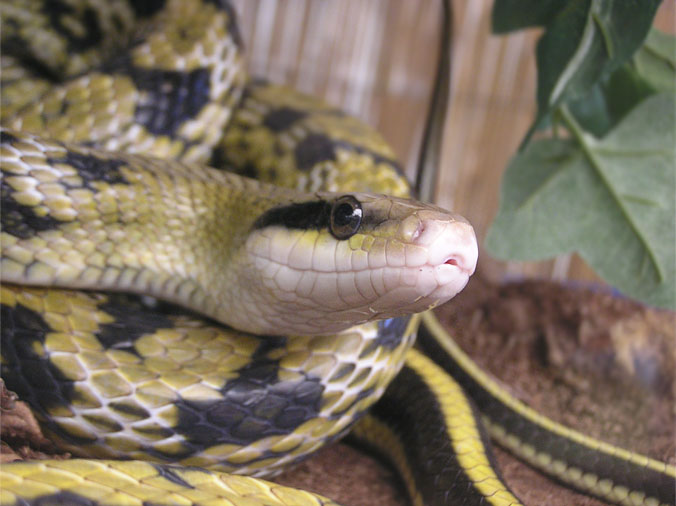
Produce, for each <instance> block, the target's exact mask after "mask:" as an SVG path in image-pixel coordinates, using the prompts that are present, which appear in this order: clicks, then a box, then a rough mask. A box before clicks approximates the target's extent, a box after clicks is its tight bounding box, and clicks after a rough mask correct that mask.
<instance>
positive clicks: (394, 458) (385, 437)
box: [350, 414, 425, 506]
mask: <svg viewBox="0 0 676 506" xmlns="http://www.w3.org/2000/svg"><path fill="white" fill-rule="evenodd" d="M350 436H351V437H352V436H354V437H356V438H357V439H358V440H360V441H365V442H367V444H368V445H371V446H373V447H375V448H376V449H377V451H378V452H382V453H383V454H384V455H386V456H387V458H388V460H389V462H390V463H391V464H392V465H394V466H395V467H396V469H397V472H398V473H399V476H400V477H401V478H402V479H403V480H404V484H405V486H406V490H408V494H409V498H410V500H411V502H412V503H413V506H425V502H424V501H423V498H422V494H421V492H420V490H419V489H418V487H416V483H415V478H414V476H413V471H412V469H411V465H410V462H409V460H408V459H407V458H406V452H405V450H404V445H403V444H402V442H401V440H400V439H399V437H398V436H397V434H396V433H395V432H394V431H393V430H392V429H391V428H390V427H389V426H388V425H387V424H386V423H384V422H382V421H380V420H379V419H377V418H376V417H375V416H371V415H369V414H367V415H366V416H365V417H364V418H362V419H361V420H360V421H359V423H357V424H356V425H355V426H354V427H353V428H352V431H350Z"/></svg>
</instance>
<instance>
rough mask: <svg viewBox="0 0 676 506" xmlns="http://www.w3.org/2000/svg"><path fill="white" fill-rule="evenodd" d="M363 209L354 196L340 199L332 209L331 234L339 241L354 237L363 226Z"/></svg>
mask: <svg viewBox="0 0 676 506" xmlns="http://www.w3.org/2000/svg"><path fill="white" fill-rule="evenodd" d="M362 214H363V212H362V209H361V204H360V203H359V201H358V200H357V199H356V198H354V197H353V196H352V195H345V196H343V197H340V198H339V199H337V200H336V201H335V202H334V203H333V207H332V208H331V234H332V235H333V237H335V238H336V239H339V240H343V239H349V238H350V237H352V236H353V235H354V234H355V233H356V232H357V230H359V226H360V225H361V218H362Z"/></svg>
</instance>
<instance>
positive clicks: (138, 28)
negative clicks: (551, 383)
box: [0, 0, 674, 506]
mask: <svg viewBox="0 0 676 506" xmlns="http://www.w3.org/2000/svg"><path fill="white" fill-rule="evenodd" d="M0 15H1V16H2V22H3V31H2V49H3V51H2V55H1V56H0V58H1V63H2V109H1V111H0V117H1V119H2V125H3V130H2V146H1V147H0V163H1V164H2V182H1V184H2V214H1V216H0V217H1V218H2V264H1V267H2V283H3V286H2V326H3V327H2V375H3V379H4V380H5V382H6V383H7V385H8V386H9V387H10V389H12V390H14V391H16V392H17V393H18V394H19V395H20V397H21V398H22V399H23V400H25V401H27V402H28V403H29V404H30V406H31V408H32V410H33V411H34V412H35V414H36V415H37V417H38V419H39V421H40V423H41V426H42V428H43V430H44V431H45V432H46V433H47V434H48V435H49V436H50V439H52V440H53V441H54V442H56V443H58V445H59V446H60V448H61V449H62V450H63V451H68V452H70V453H72V454H73V455H75V456H78V457H81V458H76V459H70V460H65V461H41V462H25V463H15V464H12V465H4V466H3V468H2V470H0V480H1V482H2V492H0V502H1V503H2V504H24V503H35V504H42V503H49V502H61V503H66V504H93V503H100V504H233V505H236V506H239V505H244V504H247V505H259V504H260V505H263V504H265V505H277V504H280V505H281V504H298V505H301V504H314V505H322V504H327V505H329V504H334V503H332V502H331V501H330V500H328V499H325V498H321V497H319V496H315V495H312V494H309V493H306V492H302V491H295V490H291V489H287V488H285V487H281V486H278V485H274V484H270V483H268V482H264V481H256V480H253V479H252V478H247V477H240V476H235V475H231V474H224V472H229V473H241V474H249V475H253V476H265V475H270V474H274V473H275V472H277V471H279V470H280V469H281V468H283V467H284V466H287V465H289V464H292V463H294V462H297V461H298V460H299V459H302V458H305V457H306V456H307V455H309V454H310V453H312V452H313V451H315V450H316V449H318V448H319V447H321V446H323V445H325V444H327V443H329V442H330V441H333V440H335V439H337V438H339V437H342V436H343V435H344V434H345V433H347V432H348V431H349V430H350V429H351V428H354V424H355V423H356V424H357V426H356V430H354V431H353V433H354V436H355V437H356V438H357V439H359V440H365V441H366V444H371V445H375V446H376V447H377V448H379V449H381V450H383V449H386V450H388V453H389V454H390V455H391V459H392V461H393V462H394V464H395V466H396V467H397V468H398V469H399V471H400V473H401V476H402V477H403V479H404V482H405V485H406V487H407V489H408V490H409V494H410V496H411V499H412V501H413V502H414V503H415V504H416V505H419V504H428V505H438V504H443V505H447V504H467V505H473V504H496V505H510V504H512V505H516V504H519V500H518V498H516V497H515V496H514V495H513V493H512V492H511V491H510V490H509V488H508V487H507V486H506V485H505V484H504V483H503V482H502V480H501V478H500V475H499V472H497V471H496V470H495V468H494V464H493V462H492V458H491V455H490V450H489V449H488V447H487V435H486V432H485V431H484V429H483V428H482V425H481V422H480V421H479V416H478V412H477V411H476V408H475V407H473V405H472V404H471V402H470V401H468V400H467V398H466V397H465V396H464V394H463V391H462V389H461V387H460V386H459V385H458V384H457V383H456V382H455V381H454V380H453V379H452V378H451V377H450V376H448V374H447V372H444V369H446V371H449V370H453V369H454V367H455V366H454V365H453V363H452V362H451V365H448V363H445V362H444V361H445V360H446V361H447V362H448V357H452V359H453V360H455V361H456V362H460V363H461V364H463V366H464V364H465V362H464V359H463V358H462V356H461V355H458V352H457V351H456V350H455V349H454V348H453V347H452V346H447V345H446V344H447V343H446V341H447V339H448V336H447V335H444V333H443V331H442V330H440V329H438V328H437V327H435V323H434V321H433V317H431V316H429V315H428V316H426V317H425V318H426V321H427V327H428V328H429V329H436V330H435V331H433V332H430V333H425V334H424V335H423V337H424V339H423V345H425V346H426V347H427V346H428V345H427V344H426V343H427V337H428V336H429V335H432V336H433V337H432V341H433V342H437V343H439V344H438V345H434V344H432V348H429V350H430V353H429V354H430V356H432V357H433V358H435V359H437V361H438V362H439V365H440V366H441V367H443V369H442V368H441V367H439V366H438V365H435V364H434V363H432V362H431V361H430V360H429V359H428V358H426V357H425V356H423V355H422V354H421V353H420V352H419V351H417V350H415V349H413V348H411V346H412V344H413V341H414V339H415V334H416V329H417V327H418V323H419V318H418V316H412V317H411V316H410V314H411V313H417V312H420V311H423V310H425V309H427V308H430V307H433V306H435V305H437V304H439V303H442V302H444V301H446V300H448V299H449V298H451V297H453V296H454V295H455V294H456V293H457V292H458V291H459V290H461V289H462V287H463V286H464V285H465V283H466V282H467V279H468V277H469V275H470V274H471V273H472V272H473V269H474V265H475V263H476V255H477V251H476V241H475V239H474V234H473V232H472V229H471V227H470V226H469V225H468V224H467V223H466V221H465V220H464V219H462V218H461V217H458V216H456V215H453V214H451V213H448V212H446V211H444V210H441V209H439V208H436V207H434V206H430V205H426V204H421V203H418V202H414V201H411V200H407V197H408V196H409V194H410V190H409V186H408V183H407V182H406V180H405V178H404V177H403V176H402V175H401V171H400V169H399V167H398V164H397V162H396V160H395V156H394V154H393V153H392V151H391V149H390V148H389V147H388V146H387V144H386V143H385V142H384V141H383V140H382V138H381V137H380V136H379V135H378V134H377V133H376V132H374V131H373V130H372V129H370V128H369V127H367V126H365V125H363V124H362V123H360V122H359V121H357V120H355V119H354V118H351V117H349V116H347V115H345V114H343V113H342V112H340V111H337V110H336V109H334V108H332V107H330V106H327V105H325V104H323V103H322V102H320V101H318V100H316V99H313V98H311V97H307V96H304V95H302V94H299V93H297V92H294V91H293V90H290V89H288V88H285V87H281V86H276V85H271V84H267V83H264V82H258V81H250V80H248V78H247V76H246V75H245V72H244V70H243V51H242V43H241V37H240V35H239V32H238V28H237V24H236V21H235V17H234V12H233V9H232V7H231V6H230V5H229V4H228V2H226V1H225V0H217V1H213V0H203V1H199V2H195V1H186V0H167V1H159V0H157V1H148V2H126V1H111V2H106V1H102V0H87V1H84V2H81V3H77V2H62V1H55V0H52V1H45V2H34V1H29V0H13V1H12V2H3V4H2V5H0ZM123 49H124V50H123ZM211 167H215V168H211ZM223 168H227V169H228V170H231V171H232V172H234V174H230V173H226V172H223V171H222V170H220V169H223ZM242 176H245V177H242ZM252 177H253V178H256V179H257V181H254V180H253V179H250V178H252ZM273 185H274V186H273ZM368 192H375V193H368ZM382 194H387V195H389V196H388V197H385V196H384V195H382ZM148 296H150V297H152V298H150V299H149V298H148ZM431 318H432V319H431ZM434 346H437V347H436V348H435V347H434ZM436 355H438V356H436ZM458 357H460V358H458ZM399 373H400V374H399ZM395 377H396V378H395ZM459 377H460V378H461V383H462V387H463V388H467V389H469V390H472V389H473V388H475V385H474V384H470V383H468V382H467V381H465V380H463V379H462V378H464V377H463V375H462V374H460V376H459ZM472 378H474V379H475V380H476V382H477V383H478V384H479V385H480V388H483V389H485V391H490V392H495V388H494V387H493V385H491V384H490V381H489V380H486V379H485V378H483V377H482V376H481V374H479V373H474V374H473V376H472ZM389 384H391V387H390V388H387V387H388V385H389ZM381 397H382V400H381V401H380V402H378V404H377V405H376V407H375V408H376V409H375V410H373V414H372V415H364V414H365V413H366V411H367V410H368V409H369V408H370V407H371V406H372V405H373V404H374V403H376V402H377V401H378V399H380V398H381ZM494 397H495V398H497V399H499V402H498V405H499V408H497V409H498V415H497V416H496V417H494V418H495V419H497V420H498V422H495V419H494V420H489V421H488V425H487V426H488V428H489V430H490V431H491V433H492V434H493V435H494V436H495V435H496V434H497V438H498V440H500V437H499V433H500V431H502V432H503V433H504V432H505V431H507V432H509V433H510V434H511V433H512V432H513V433H515V434H516V435H517V437H520V438H521V440H526V439H527V438H526V437H525V435H524V434H521V433H520V432H519V427H518V426H513V425H514V424H512V426H508V424H504V423H502V424H500V422H499V420H501V419H500V416H504V413H509V414H510V416H511V415H512V414H514V413H516V415H514V416H517V417H521V418H520V419H525V418H527V417H528V414H527V413H526V414H524V412H522V411H519V410H518V409H516V408H513V406H512V405H511V404H510V401H509V398H508V396H505V395H503V394H494ZM480 398H481V396H480V395H479V399H480ZM479 407H482V405H481V403H480V406H479ZM491 409H493V410H495V409H496V408H491ZM500 410H502V411H500ZM359 419H361V421H360V422H358V420H359ZM496 427H497V429H496ZM539 427H544V428H543V429H542V430H544V431H547V430H549V432H550V433H553V432H555V430H554V429H552V428H551V427H550V426H548V425H547V424H546V423H540V425H539ZM571 434H572V433H567V437H568V439H567V440H566V441H573V440H575V436H574V435H571ZM506 440H508V441H509V438H507V439H506ZM512 440H513V438H512ZM578 440H579V438H578ZM515 451H516V453H519V448H515ZM606 453H607V452H606ZM611 453H612V452H611ZM616 454H617V452H616ZM599 455H601V456H602V457H603V451H601V450H599ZM618 455H622V457H621V458H622V462H623V463H628V464H627V465H628V466H629V472H633V473H634V474H637V473H638V474H641V473H643V472H644V470H645V469H647V468H648V467H649V468H651V469H653V470H654V471H655V473H656V474H655V476H654V477H653V478H654V479H653V481H652V482H650V483H648V482H645V483H644V484H643V485H644V486H642V485H641V480H638V481H637V480H634V481H631V480H629V482H627V483H629V485H625V484H624V482H623V481H622V477H621V476H616V475H612V476H610V479H606V481H605V482H604V481H603V477H604V475H603V472H602V471H601V469H602V468H603V462H604V461H603V459H600V460H599V463H598V465H596V467H594V468H593V469H592V471H593V472H597V471H598V475H594V476H595V477H596V481H594V482H593V483H592V481H593V480H589V479H587V480H586V482H585V481H584V480H577V481H575V479H574V478H575V476H573V474H574V473H572V472H570V473H565V472H563V473H561V472H559V473H558V474H557V470H556V469H554V470H552V468H551V466H548V465H547V463H546V462H545V463H544V464H542V462H541V463H540V464H541V465H539V467H540V468H542V469H544V470H545V472H550V473H551V472H553V474H555V475H556V476H558V477H559V478H560V479H562V480H564V481H567V482H569V483H571V484H572V485H573V486H575V487H577V488H581V489H584V490H587V491H589V492H590V493H593V494H596V495H600V496H602V497H606V498H609V499H611V500H613V501H616V502H620V503H622V504H646V505H652V504H673V502H674V500H673V495H672V494H671V492H670V491H669V485H670V484H671V483H672V481H671V480H672V479H673V475H674V472H673V469H672V468H671V467H669V466H664V465H663V464H661V463H656V462H654V461H650V459H646V458H644V457H640V456H635V455H633V454H623V453H619V454H618ZM545 456H546V457H548V458H550V460H551V459H557V458H564V457H560V456H559V455H558V454H557V453H556V449H552V450H551V451H549V450H547V451H545ZM89 458H96V459H104V460H88V459H89ZM525 458H526V460H528V457H527V456H526V457H525ZM110 459H134V460H110ZM531 460H533V459H531ZM535 460H537V459H535ZM540 460H542V459H540ZM176 464H181V466H177V465H176ZM629 464H631V465H629ZM535 465H536V466H537V465H538V463H537V462H535ZM631 466H634V467H631ZM583 472H584V470H583ZM568 474H570V475H571V476H572V479H569V478H571V476H568ZM641 475H642V474H641ZM651 479H652V478H651ZM608 483H610V485H608ZM651 483H656V485H651ZM608 490H609V492H608ZM641 494H642V495H641Z"/></svg>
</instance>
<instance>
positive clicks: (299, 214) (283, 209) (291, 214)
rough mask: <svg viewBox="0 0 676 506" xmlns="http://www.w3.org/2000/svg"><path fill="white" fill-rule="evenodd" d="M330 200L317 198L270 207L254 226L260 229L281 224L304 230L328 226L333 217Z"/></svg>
mask: <svg viewBox="0 0 676 506" xmlns="http://www.w3.org/2000/svg"><path fill="white" fill-rule="evenodd" d="M331 207H332V204H331V203H330V202H326V201H324V200H316V201H312V202H301V203H298V204H289V205H287V206H280V207H273V208H272V209H268V210H267V211H265V212H264V213H263V214H261V215H260V217H259V218H258V219H257V220H256V221H255V222H254V225H253V228H254V229H260V228H265V227H270V226H274V225H279V226H282V227H286V228H293V229H302V230H319V229H322V228H328V226H329V220H330V217H331Z"/></svg>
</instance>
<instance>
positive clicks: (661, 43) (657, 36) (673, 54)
mask: <svg viewBox="0 0 676 506" xmlns="http://www.w3.org/2000/svg"><path fill="white" fill-rule="evenodd" d="M633 64H634V67H635V69H636V72H637V73H638V74H639V75H640V76H641V77H642V78H643V79H644V80H645V81H646V82H647V83H649V84H650V85H651V86H652V87H653V88H654V89H655V90H657V91H671V92H674V91H676V37H674V36H673V35H667V34H666V33H663V32H660V31H659V30H657V29H655V28H653V29H652V30H650V33H648V37H647V38H646V40H645V43H644V44H643V46H641V48H640V49H639V50H638V51H637V52H636V54H635V55H634V58H633Z"/></svg>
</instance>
